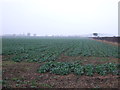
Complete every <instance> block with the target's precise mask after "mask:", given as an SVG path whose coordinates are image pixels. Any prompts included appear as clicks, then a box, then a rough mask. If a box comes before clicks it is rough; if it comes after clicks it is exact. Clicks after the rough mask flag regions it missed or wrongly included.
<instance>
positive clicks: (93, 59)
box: [56, 54, 120, 65]
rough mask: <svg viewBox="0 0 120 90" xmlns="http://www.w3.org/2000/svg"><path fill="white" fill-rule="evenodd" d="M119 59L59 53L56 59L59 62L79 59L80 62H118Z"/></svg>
mask: <svg viewBox="0 0 120 90" xmlns="http://www.w3.org/2000/svg"><path fill="white" fill-rule="evenodd" d="M119 60H120V59H118V58H114V57H83V56H77V57H76V56H65V55H63V54H62V55H61V56H60V57H59V58H58V60H56V61H59V62H74V61H80V62H81V64H83V65H84V64H95V65H96V64H103V63H110V62H111V63H119V62H118V61H119Z"/></svg>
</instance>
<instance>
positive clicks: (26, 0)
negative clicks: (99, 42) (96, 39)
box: [0, 0, 119, 36]
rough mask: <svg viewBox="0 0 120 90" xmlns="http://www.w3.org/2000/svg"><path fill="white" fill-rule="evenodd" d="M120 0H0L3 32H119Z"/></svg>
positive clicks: (75, 33) (0, 18)
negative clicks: (119, 4)
mask: <svg viewBox="0 0 120 90" xmlns="http://www.w3.org/2000/svg"><path fill="white" fill-rule="evenodd" d="M118 1H119V0H1V1H0V8H1V9H0V11H1V12H0V20H1V22H0V28H1V32H0V35H1V34H27V33H31V34H37V35H38V36H46V35H63V36H67V35H89V34H91V33H93V32H97V33H101V34H106V35H111V36H114V35H115V36H116V35H118Z"/></svg>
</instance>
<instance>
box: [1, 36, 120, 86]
mask: <svg viewBox="0 0 120 90" xmlns="http://www.w3.org/2000/svg"><path fill="white" fill-rule="evenodd" d="M2 45H3V47H2V66H3V73H2V74H3V87H11V88H17V87H20V88H21V87H23V88H24V87H30V88H41V87H42V88H118V86H119V80H118V79H120V77H119V74H120V71H119V68H120V63H119V62H118V60H119V53H120V51H119V49H118V46H114V45H111V44H106V43H103V42H98V41H96V40H92V39H89V38H47V37H46V38H45V37H42V38H37V37H33V38H32V37H30V38H28V37H24V38H23V37H19V38H18V37H17V38H13V37H12V38H7V37H5V38H3V39H2Z"/></svg>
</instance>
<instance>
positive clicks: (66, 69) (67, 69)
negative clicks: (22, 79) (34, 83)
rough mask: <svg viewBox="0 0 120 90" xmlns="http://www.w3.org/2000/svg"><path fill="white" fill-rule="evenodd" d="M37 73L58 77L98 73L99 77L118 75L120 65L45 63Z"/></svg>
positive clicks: (119, 73)
mask: <svg viewBox="0 0 120 90" xmlns="http://www.w3.org/2000/svg"><path fill="white" fill-rule="evenodd" d="M38 72H39V73H46V72H50V73H53V74H58V75H67V74H70V73H74V74H77V75H88V76H92V75H93V74H94V73H98V74H100V75H107V74H113V75H120V64H115V63H106V64H99V65H92V64H87V65H84V66H83V65H80V64H78V63H70V62H53V61H50V62H47V63H46V64H44V65H43V66H41V67H40V68H39V69H38Z"/></svg>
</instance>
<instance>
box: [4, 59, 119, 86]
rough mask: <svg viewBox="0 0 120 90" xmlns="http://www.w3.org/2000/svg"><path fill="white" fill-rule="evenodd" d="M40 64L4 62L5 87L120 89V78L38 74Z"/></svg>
mask: <svg viewBox="0 0 120 90" xmlns="http://www.w3.org/2000/svg"><path fill="white" fill-rule="evenodd" d="M41 65H42V64H40V63H28V62H20V63H15V62H12V61H3V80H4V82H3V83H4V84H3V87H12V88H24V87H34V88H118V87H119V85H118V83H120V76H117V75H116V76H113V75H107V76H100V75H97V74H96V75H94V76H84V75H83V76H79V75H74V74H69V75H64V76H61V75H55V74H50V73H44V74H41V73H38V72H37V69H38V68H39V67H40V66H41Z"/></svg>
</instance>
